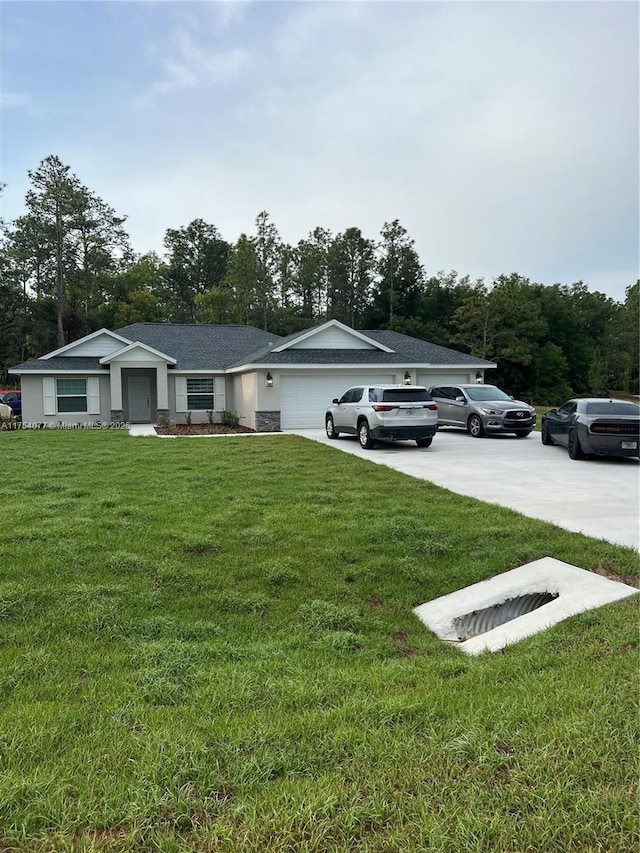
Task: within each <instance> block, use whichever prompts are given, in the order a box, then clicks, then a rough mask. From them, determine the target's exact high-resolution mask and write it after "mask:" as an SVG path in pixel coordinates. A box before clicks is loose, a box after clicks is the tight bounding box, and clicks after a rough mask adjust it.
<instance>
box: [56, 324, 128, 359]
mask: <svg viewBox="0 0 640 853" xmlns="http://www.w3.org/2000/svg"><path fill="white" fill-rule="evenodd" d="M102 337H104V338H110V339H111V340H110V341H109V342H108V343H107V342H106V341H105V342H103V343H102V345H101V342H100V338H102ZM130 343H131V340H130V339H127V338H123V337H121V336H120V335H119V334H118V333H117V332H112V331H110V330H109V329H98V331H97V332H91V334H89V335H85V336H84V337H83V338H78V340H77V341H72V342H71V343H70V344H65V346H63V347H60V348H59V349H56V350H53V352H48V353H47V354H46V355H43V356H42V358H43V359H46V360H48V359H50V358H56V357H57V356H59V355H60V356H61V355H63V354H65V355H66V356H67V357H72V356H73V351H74V350H75V351H76V352H77V355H78V357H84V356H104V355H108V354H109V353H110V352H113V351H114V350H115V349H120V348H121V345H122V344H130Z"/></svg>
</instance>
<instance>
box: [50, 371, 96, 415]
mask: <svg viewBox="0 0 640 853" xmlns="http://www.w3.org/2000/svg"><path fill="white" fill-rule="evenodd" d="M56 394H57V398H58V411H59V412H86V411H88V407H87V380H86V379H57V380H56Z"/></svg>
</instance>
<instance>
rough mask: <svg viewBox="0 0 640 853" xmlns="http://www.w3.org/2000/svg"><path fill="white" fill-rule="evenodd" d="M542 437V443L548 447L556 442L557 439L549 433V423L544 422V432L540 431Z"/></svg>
mask: <svg viewBox="0 0 640 853" xmlns="http://www.w3.org/2000/svg"><path fill="white" fill-rule="evenodd" d="M540 438H541V439H542V443H543V444H546V445H547V447H551V446H552V445H553V444H555V441H554V440H553V439H552V438H551V436H550V435H549V427H548V426H547V424H542V432H541V433H540Z"/></svg>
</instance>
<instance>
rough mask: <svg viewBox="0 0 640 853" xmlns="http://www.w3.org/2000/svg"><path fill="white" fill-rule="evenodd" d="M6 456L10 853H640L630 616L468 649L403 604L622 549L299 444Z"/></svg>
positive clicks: (619, 571)
mask: <svg viewBox="0 0 640 853" xmlns="http://www.w3.org/2000/svg"><path fill="white" fill-rule="evenodd" d="M0 452H1V453H2V458H3V466H2V468H3V474H2V487H1V489H2V496H3V497H2V507H3V511H2V520H3V523H2V528H1V531H0V553H1V554H2V562H1V564H0V566H1V568H0V696H1V697H2V702H1V705H0V849H4V850H20V851H26V850H28V851H30V853H40V851H42V853H44V851H114V853H115V851H134V850H135V851H143V850H144V851H152V850H158V851H185V853H186V851H212V853H213V851H216V852H217V851H225V853H226V851H228V853H236V851H252V852H253V853H265V851H274V852H275V851H278V853H284V851H291V853H293V851H295V853H297V851H319V853H320V851H321V852H322V853H325V852H326V853H329V851H336V853H338V851H341V853H342V851H364V853H373V851H377V853H383V851H384V852H385V853H396V851H406V853H410V851H421V850H429V851H451V853H454V851H455V853H460V851H488V850H492V851H512V852H513V853H524V851H558V853H566V851H587V850H593V851H595V850H599V851H600V850H601V851H630V850H635V849H636V848H637V843H638V832H637V830H638V821H637V816H638V812H637V800H636V781H637V778H638V760H637V743H638V741H637V737H638V713H637V698H638V666H637V664H638V651H637V646H638V642H637V641H638V630H637V601H636V600H635V599H631V600H626V601H624V602H621V603H617V604H615V605H611V606H607V607H604V608H601V609H598V610H595V611H591V612H589V613H586V614H583V615H582V616H579V617H575V618H573V619H571V620H568V621H566V622H564V623H562V624H561V625H559V626H557V627H555V628H553V629H551V630H549V631H547V632H544V633H542V634H538V635H537V636H535V637H532V638H530V639H529V640H526V641H523V642H521V643H519V644H517V645H514V646H512V647H510V648H508V649H507V650H505V651H504V652H502V653H498V654H494V655H483V656H480V657H477V658H470V657H467V656H465V655H464V654H463V653H462V652H460V651H459V650H457V649H455V648H452V647H449V646H447V645H445V644H444V643H442V642H441V641H439V640H437V639H436V638H435V637H434V636H432V635H431V634H430V633H429V632H428V631H427V630H426V628H424V626H422V625H421V623H420V622H418V620H417V619H416V618H415V617H414V616H413V615H412V613H411V608H412V607H413V606H415V605H417V604H419V603H421V602H423V601H426V600H428V599H432V598H435V597H437V596H440V595H444V594H445V593H448V592H452V591H454V590H456V589H459V588H461V587H463V586H466V585H468V584H471V583H475V582H477V581H479V580H482V579H484V578H487V577H490V576H492V575H493V574H496V573H498V572H502V571H505V570H507V569H510V568H513V567H515V566H517V565H520V564H522V563H526V562H530V561H532V560H535V559H538V558H540V557H543V556H547V555H550V556H553V557H556V558H558V559H560V560H564V561H566V562H569V563H574V564H576V565H578V566H581V567H583V568H586V569H591V570H593V571H599V572H603V573H606V574H609V575H614V576H618V577H620V579H622V580H625V581H626V582H631V583H633V582H634V573H635V572H636V571H637V568H638V555H637V554H636V553H635V552H634V551H632V550H630V549H626V548H622V547H618V546H615V545H609V544H606V543H602V542H598V541H596V540H592V539H589V538H587V537H584V536H581V535H579V534H574V533H569V532H565V531H562V530H560V529H557V528H555V527H553V526H552V525H550V524H546V523H544V522H541V521H536V520H532V519H528V518H525V517H524V516H520V515H518V514H516V513H514V512H511V511H509V510H506V509H501V508H499V507H495V506H490V505H488V504H483V503H481V502H479V501H476V500H473V499H470V498H465V497H460V496H456V495H453V494H452V493H450V492H447V491H445V490H443V489H440V488H437V487H435V486H433V485H431V484H429V483H427V482H422V481H419V480H413V479H411V478H409V477H406V476H404V475H402V474H400V473H397V472H394V471H391V470H390V469H388V468H386V467H384V466H380V465H375V464H371V463H370V462H369V461H368V460H365V459H360V458H358V457H355V456H350V455H347V454H343V453H339V452H336V451H335V450H333V449H332V448H329V447H325V446H323V445H320V444H314V443H312V442H310V441H307V440H305V439H303V438H299V437H295V436H260V437H256V438H251V437H241V438H214V439H209V440H205V441H199V440H191V439H177V440H175V441H163V440H159V439H153V438H151V439H132V438H130V437H129V436H128V435H127V434H120V433H118V434H114V433H105V432H99V431H96V432H85V433H80V432H73V433H68V432H20V433H0Z"/></svg>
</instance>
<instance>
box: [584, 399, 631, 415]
mask: <svg viewBox="0 0 640 853" xmlns="http://www.w3.org/2000/svg"><path fill="white" fill-rule="evenodd" d="M586 413H587V414H588V415H635V416H636V417H638V414H640V406H636V404H635V403H621V402H620V401H618V400H606V401H603V402H601V403H587V409H586Z"/></svg>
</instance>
